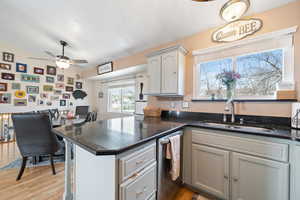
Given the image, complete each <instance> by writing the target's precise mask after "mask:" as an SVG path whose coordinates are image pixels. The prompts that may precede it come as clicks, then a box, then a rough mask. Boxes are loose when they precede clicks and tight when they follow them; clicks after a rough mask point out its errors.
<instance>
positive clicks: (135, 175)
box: [129, 173, 139, 178]
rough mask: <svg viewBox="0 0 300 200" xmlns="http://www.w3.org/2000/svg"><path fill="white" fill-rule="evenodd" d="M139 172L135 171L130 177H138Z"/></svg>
mask: <svg viewBox="0 0 300 200" xmlns="http://www.w3.org/2000/svg"><path fill="white" fill-rule="evenodd" d="M138 175H139V174H138V173H134V174H133V175H132V176H131V177H129V178H135V177H137V176H138Z"/></svg>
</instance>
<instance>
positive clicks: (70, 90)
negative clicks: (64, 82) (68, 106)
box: [66, 86, 74, 92]
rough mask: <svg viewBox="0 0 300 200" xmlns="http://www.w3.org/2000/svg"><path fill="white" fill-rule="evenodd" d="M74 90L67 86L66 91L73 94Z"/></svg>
mask: <svg viewBox="0 0 300 200" xmlns="http://www.w3.org/2000/svg"><path fill="white" fill-rule="evenodd" d="M73 90H74V88H73V87H71V86H66V91H67V92H73Z"/></svg>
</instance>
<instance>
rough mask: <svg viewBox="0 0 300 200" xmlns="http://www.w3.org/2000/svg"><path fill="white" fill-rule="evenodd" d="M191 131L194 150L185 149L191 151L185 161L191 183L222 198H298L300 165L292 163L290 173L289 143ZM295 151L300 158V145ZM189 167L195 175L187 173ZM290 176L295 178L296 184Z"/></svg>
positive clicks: (275, 199) (201, 130)
mask: <svg viewBox="0 0 300 200" xmlns="http://www.w3.org/2000/svg"><path fill="white" fill-rule="evenodd" d="M191 132H192V138H191V139H190V140H189V141H190V143H192V145H190V146H191V147H190V149H191V150H190V151H188V150H185V152H187V153H188V152H191V153H190V154H191V155H190V157H191V159H190V161H189V160H187V159H185V161H186V162H190V164H184V166H185V173H183V174H184V180H186V183H187V184H188V185H191V186H193V187H194V188H196V189H199V190H202V191H206V192H208V193H210V194H213V195H215V196H218V197H220V198H222V199H230V200H289V196H291V200H296V199H298V198H297V196H296V191H297V190H299V188H297V187H298V186H299V184H298V183H297V181H296V179H297V178H293V177H294V176H297V173H296V172H295V171H297V170H299V171H300V164H297V163H292V164H291V166H292V170H291V173H292V174H291V175H290V162H291V160H289V156H288V154H287V152H289V145H288V144H286V143H282V141H281V140H277V141H275V140H274V141H273V140H272V141H271V140H266V141H265V140H264V138H262V140H260V139H256V138H251V139H250V138H247V137H244V136H237V134H235V135H234V134H231V133H229V132H225V131H211V130H205V129H192V130H191ZM230 134H231V135H230ZM187 146H188V145H185V147H186V148H187ZM275 152H276V153H277V154H278V155H277V156H276V153H275ZM293 152H294V153H292V155H294V156H295V157H296V156H297V159H298V156H299V152H300V148H296V147H295V148H294V151H293ZM292 159H293V158H292ZM276 160H277V161H276ZM299 163H300V162H299ZM188 169H190V170H191V174H189V173H186V171H187V170H188ZM299 171H298V177H300V176H299V174H300V173H299ZM290 178H292V180H294V181H292V184H290ZM189 180H191V181H189ZM297 184H298V185H297ZM290 185H291V187H292V190H291V191H292V194H291V195H290V192H289V188H290Z"/></svg>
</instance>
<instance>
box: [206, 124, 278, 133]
mask: <svg viewBox="0 0 300 200" xmlns="http://www.w3.org/2000/svg"><path fill="white" fill-rule="evenodd" d="M204 124H205V125H209V126H215V127H221V128H227V129H228V128H229V129H236V130H248V131H262V132H271V131H272V129H268V128H260V127H254V126H242V125H234V124H232V125H231V124H220V123H204Z"/></svg>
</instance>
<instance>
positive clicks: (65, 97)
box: [62, 93, 71, 99]
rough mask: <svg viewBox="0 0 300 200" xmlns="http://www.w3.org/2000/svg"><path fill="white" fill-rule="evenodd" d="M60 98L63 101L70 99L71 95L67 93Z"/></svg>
mask: <svg viewBox="0 0 300 200" xmlns="http://www.w3.org/2000/svg"><path fill="white" fill-rule="evenodd" d="M62 98H63V99H70V98H71V94H69V93H64V94H63V95H62Z"/></svg>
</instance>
